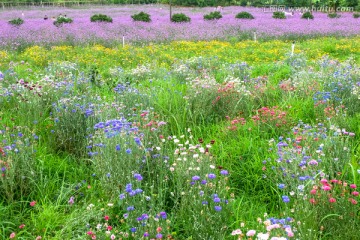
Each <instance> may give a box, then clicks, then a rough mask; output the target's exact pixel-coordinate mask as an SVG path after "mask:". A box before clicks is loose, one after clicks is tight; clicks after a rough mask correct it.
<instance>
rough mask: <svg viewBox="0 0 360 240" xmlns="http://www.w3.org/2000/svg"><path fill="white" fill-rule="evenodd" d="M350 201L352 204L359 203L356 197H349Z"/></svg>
mask: <svg viewBox="0 0 360 240" xmlns="http://www.w3.org/2000/svg"><path fill="white" fill-rule="evenodd" d="M349 201H350V202H351V203H352V204H354V205H356V204H357V201H356V200H355V199H353V198H349Z"/></svg>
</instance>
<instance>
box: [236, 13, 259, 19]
mask: <svg viewBox="0 0 360 240" xmlns="http://www.w3.org/2000/svg"><path fill="white" fill-rule="evenodd" d="M235 18H240V19H254V16H253V15H252V14H251V13H248V12H239V13H238V14H236V16H235Z"/></svg>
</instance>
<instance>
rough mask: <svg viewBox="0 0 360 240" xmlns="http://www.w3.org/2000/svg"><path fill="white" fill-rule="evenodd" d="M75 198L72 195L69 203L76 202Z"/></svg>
mask: <svg viewBox="0 0 360 240" xmlns="http://www.w3.org/2000/svg"><path fill="white" fill-rule="evenodd" d="M74 200H75V198H74V197H73V196H71V197H70V199H69V201H68V203H69V204H70V205H73V204H74V202H75V201H74Z"/></svg>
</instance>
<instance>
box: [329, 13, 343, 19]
mask: <svg viewBox="0 0 360 240" xmlns="http://www.w3.org/2000/svg"><path fill="white" fill-rule="evenodd" d="M328 17H329V18H340V17H341V15H340V14H337V13H329V14H328Z"/></svg>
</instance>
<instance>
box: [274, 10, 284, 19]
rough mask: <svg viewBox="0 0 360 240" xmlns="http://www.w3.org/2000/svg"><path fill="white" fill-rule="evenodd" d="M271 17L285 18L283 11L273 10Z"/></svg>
mask: <svg viewBox="0 0 360 240" xmlns="http://www.w3.org/2000/svg"><path fill="white" fill-rule="evenodd" d="M272 17H273V18H276V19H286V16H285V13H284V12H274V13H273V16H272Z"/></svg>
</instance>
